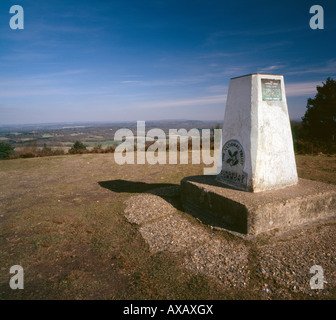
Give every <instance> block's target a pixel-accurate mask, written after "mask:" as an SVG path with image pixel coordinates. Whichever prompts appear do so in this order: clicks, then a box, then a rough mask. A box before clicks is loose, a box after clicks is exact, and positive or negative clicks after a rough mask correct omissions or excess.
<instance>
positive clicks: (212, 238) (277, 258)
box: [125, 187, 336, 299]
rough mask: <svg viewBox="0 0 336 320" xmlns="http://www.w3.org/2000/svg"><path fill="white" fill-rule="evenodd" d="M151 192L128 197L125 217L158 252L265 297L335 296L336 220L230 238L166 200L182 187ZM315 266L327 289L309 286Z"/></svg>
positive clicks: (225, 282) (229, 285)
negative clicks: (178, 256) (176, 254)
mask: <svg viewBox="0 0 336 320" xmlns="http://www.w3.org/2000/svg"><path fill="white" fill-rule="evenodd" d="M149 193H150V194H140V195H136V196H133V197H131V198H130V199H128V200H127V202H126V209H125V217H126V218H127V219H128V221H129V222H132V223H136V224H138V225H139V232H140V233H141V235H142V237H143V238H144V239H145V240H146V242H147V243H148V245H149V248H150V250H151V252H153V254H154V253H156V252H158V251H168V252H180V253H182V254H183V255H184V266H185V267H186V268H187V269H188V270H191V271H192V272H194V273H196V274H205V275H208V276H211V277H213V278H215V279H217V280H218V281H219V282H220V283H222V284H223V285H225V286H226V287H231V288H247V287H249V288H251V287H252V288H253V289H254V290H257V291H260V292H261V293H262V295H263V296H264V298H265V299H277V298H280V299H293V298H294V299H296V298H297V297H299V298H301V296H302V297H303V298H306V297H308V298H309V297H313V298H316V297H318V298H330V297H334V295H335V293H334V291H335V289H334V288H335V284H336V250H335V246H336V221H335V219H334V220H329V221H328V222H324V223H320V224H316V223H315V224H314V225H310V226H303V227H301V228H297V229H295V230H292V231H290V232H287V233H285V234H282V235H281V234H280V235H276V234H275V235H274V234H273V235H267V236H263V237H262V236H260V237H258V238H257V239H254V240H250V241H246V240H245V241H244V240H242V239H239V238H237V237H234V236H229V237H228V236H227V233H226V232H224V231H221V232H218V231H214V230H213V229H212V228H209V227H208V226H205V225H203V224H202V223H200V222H199V221H198V220H196V219H194V218H192V217H191V216H189V215H188V216H187V215H186V214H185V213H183V212H181V211H178V210H177V209H176V208H175V207H174V206H173V205H172V204H171V203H170V201H169V199H167V197H168V198H169V197H176V196H178V195H179V189H178V188H176V187H167V188H160V189H155V190H152V191H149ZM161 196H162V197H166V199H167V200H168V201H167V200H164V199H163V198H162V197H161ZM314 265H319V266H321V267H322V268H323V272H324V274H323V276H324V278H323V279H324V283H323V289H317V290H316V289H315V290H313V289H311V288H310V279H311V278H312V277H313V275H314V274H312V273H310V268H311V267H312V266H314ZM300 295H301V296H300Z"/></svg>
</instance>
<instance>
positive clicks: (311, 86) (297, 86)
mask: <svg viewBox="0 0 336 320" xmlns="http://www.w3.org/2000/svg"><path fill="white" fill-rule="evenodd" d="M318 85H321V82H318V81H312V82H297V83H288V84H286V95H287V96H288V97H295V96H305V95H312V94H314V93H316V86H318Z"/></svg>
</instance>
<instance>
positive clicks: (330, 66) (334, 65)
mask: <svg viewBox="0 0 336 320" xmlns="http://www.w3.org/2000/svg"><path fill="white" fill-rule="evenodd" d="M314 73H319V74H327V75H330V76H332V75H335V74H336V61H334V60H329V61H327V62H326V64H324V65H321V64H319V65H305V66H302V67H300V68H296V69H294V70H293V71H289V72H287V73H286V74H287V75H306V74H314Z"/></svg>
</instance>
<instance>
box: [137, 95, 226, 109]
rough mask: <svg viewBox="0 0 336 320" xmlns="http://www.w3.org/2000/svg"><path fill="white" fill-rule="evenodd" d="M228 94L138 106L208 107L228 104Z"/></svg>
mask: <svg viewBox="0 0 336 320" xmlns="http://www.w3.org/2000/svg"><path fill="white" fill-rule="evenodd" d="M226 96H227V95H226V94H222V95H213V96H206V97H199V98H196V99H180V100H166V101H153V102H149V103H146V104H142V105H138V106H137V108H138V109H151V108H173V107H185V106H200V105H202V106H205V107H206V106H207V105H211V104H219V103H223V106H224V105H225V102H226Z"/></svg>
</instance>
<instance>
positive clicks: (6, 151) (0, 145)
mask: <svg viewBox="0 0 336 320" xmlns="http://www.w3.org/2000/svg"><path fill="white" fill-rule="evenodd" d="M13 152H14V148H13V147H12V145H11V144H10V143H7V142H0V159H8V158H9V157H10V156H11V155H12V153H13Z"/></svg>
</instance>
